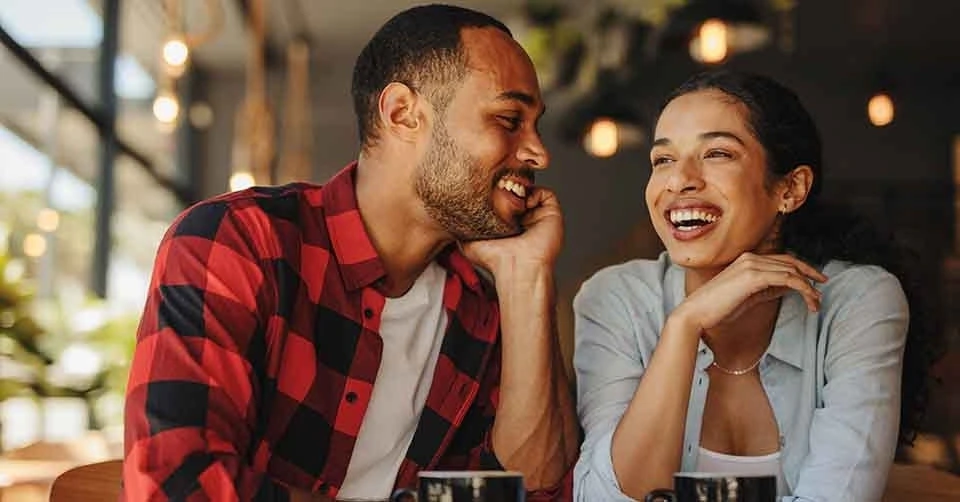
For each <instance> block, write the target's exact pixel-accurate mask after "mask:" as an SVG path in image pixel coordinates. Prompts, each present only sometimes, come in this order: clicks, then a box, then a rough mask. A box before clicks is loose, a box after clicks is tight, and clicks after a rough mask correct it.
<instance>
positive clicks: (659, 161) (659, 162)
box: [651, 157, 671, 167]
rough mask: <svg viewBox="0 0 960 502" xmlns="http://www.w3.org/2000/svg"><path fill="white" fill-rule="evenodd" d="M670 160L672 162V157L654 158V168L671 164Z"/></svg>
mask: <svg viewBox="0 0 960 502" xmlns="http://www.w3.org/2000/svg"><path fill="white" fill-rule="evenodd" d="M670 160H671V159H670V157H654V158H653V162H651V164H652V165H653V166H654V167H656V166H659V165H662V164H666V163H667V162H670Z"/></svg>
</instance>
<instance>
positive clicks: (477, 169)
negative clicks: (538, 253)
mask: <svg viewBox="0 0 960 502" xmlns="http://www.w3.org/2000/svg"><path fill="white" fill-rule="evenodd" d="M484 171H485V170H484V168H483V167H482V166H481V165H480V162H479V161H477V160H476V159H475V158H473V157H472V156H471V155H470V154H469V153H467V152H465V151H464V150H463V149H461V148H460V147H458V146H457V145H456V143H455V142H454V141H453V138H451V137H450V135H449V134H447V129H446V126H445V125H444V123H443V122H442V121H441V122H438V123H437V125H436V126H435V127H434V130H433V143H432V145H431V147H430V151H429V152H427V155H426V158H425V159H424V160H423V162H421V164H420V165H419V166H418V168H417V175H416V176H417V179H416V191H417V196H418V197H420V200H421V201H422V202H423V205H424V207H425V208H426V210H427V214H429V215H430V217H431V218H433V219H434V220H435V221H436V222H438V223H439V224H440V225H441V226H442V227H443V229H444V230H446V231H447V232H449V233H450V234H451V235H453V237H454V238H455V239H457V240H460V241H470V240H481V239H494V238H498V237H506V236H509V235H514V234H517V233H519V232H520V230H521V227H520V224H519V223H518V222H516V221H514V222H506V221H503V220H502V219H500V217H499V216H497V213H496V212H495V211H494V209H493V190H496V189H497V188H495V182H496V181H497V180H499V179H500V177H501V176H502V175H503V174H504V173H506V172H508V170H506V169H503V170H501V172H498V173H497V175H496V176H495V177H494V178H493V180H492V181H487V180H488V175H487V173H485V172H484Z"/></svg>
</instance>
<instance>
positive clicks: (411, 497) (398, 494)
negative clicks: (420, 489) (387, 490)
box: [390, 488, 417, 502]
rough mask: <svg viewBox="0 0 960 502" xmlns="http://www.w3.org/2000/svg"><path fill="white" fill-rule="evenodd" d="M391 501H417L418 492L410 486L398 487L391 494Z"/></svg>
mask: <svg viewBox="0 0 960 502" xmlns="http://www.w3.org/2000/svg"><path fill="white" fill-rule="evenodd" d="M390 502H417V492H415V491H413V490H410V489H408V488H398V489H397V490H396V491H394V492H393V494H392V495H390Z"/></svg>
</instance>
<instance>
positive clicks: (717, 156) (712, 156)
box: [704, 150, 733, 159]
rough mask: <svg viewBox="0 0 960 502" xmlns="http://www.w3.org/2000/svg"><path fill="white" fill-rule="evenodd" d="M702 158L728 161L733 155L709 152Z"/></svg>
mask: <svg viewBox="0 0 960 502" xmlns="http://www.w3.org/2000/svg"><path fill="white" fill-rule="evenodd" d="M704 157H706V158H708V159H729V158H732V157H733V155H731V154H730V152H726V151H723V150H710V151H708V152H707V154H706V155H704Z"/></svg>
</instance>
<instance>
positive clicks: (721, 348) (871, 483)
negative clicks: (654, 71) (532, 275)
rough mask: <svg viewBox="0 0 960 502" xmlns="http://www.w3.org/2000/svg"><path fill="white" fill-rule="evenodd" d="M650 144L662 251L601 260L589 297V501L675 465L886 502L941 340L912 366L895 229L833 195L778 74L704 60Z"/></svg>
mask: <svg viewBox="0 0 960 502" xmlns="http://www.w3.org/2000/svg"><path fill="white" fill-rule="evenodd" d="M650 158H651V164H652V173H651V176H650V180H649V182H648V184H647V188H646V203H647V207H648V208H649V211H650V217H651V220H652V221H653V226H654V228H655V229H656V231H657V234H658V235H659V237H660V239H661V240H662V241H663V243H664V245H665V247H666V252H665V253H663V254H662V255H661V256H660V258H659V259H658V260H634V261H630V262H627V263H623V264H620V265H616V266H613V267H609V268H606V269H604V270H601V271H600V272H598V273H597V274H596V275H595V276H594V277H592V278H591V279H590V280H588V281H587V282H585V283H584V285H583V286H582V288H581V290H580V292H579V293H578V295H577V298H576V300H575V301H574V310H575V313H576V349H575V356H574V364H575V367H576V371H577V378H578V397H579V402H578V407H579V412H580V419H581V422H582V424H583V427H584V429H585V431H586V439H585V441H584V444H583V449H582V453H581V458H580V461H579V463H578V464H577V467H576V475H575V484H576V486H575V490H576V496H577V498H578V500H591V501H593V500H603V501H608V500H629V499H630V498H635V499H642V498H643V496H644V495H645V494H646V493H648V492H650V491H651V490H653V489H655V488H662V487H669V486H672V474H673V473H674V472H676V471H712V472H742V473H749V474H774V475H777V476H778V487H779V488H778V492H779V493H780V495H782V496H783V498H782V500H784V501H787V500H817V501H819V500H824V501H831V502H833V501H856V502H867V501H871V500H879V499H880V497H881V495H882V492H883V490H884V486H885V482H886V476H887V472H888V470H889V468H890V465H891V463H892V461H893V458H894V453H895V450H896V446H897V437H898V424H899V425H901V426H902V429H903V430H904V432H909V431H912V428H913V426H914V425H915V419H916V418H917V413H916V412H917V411H919V409H920V408H921V407H922V404H923V401H924V399H923V396H924V395H925V391H926V386H925V370H926V366H927V365H928V363H929V359H930V354H931V352H929V351H923V350H915V349H914V348H911V349H910V350H908V351H907V355H906V364H905V355H904V348H905V345H907V343H906V342H907V340H908V334H907V333H908V331H909V332H910V335H909V338H910V339H911V340H913V339H917V340H921V341H922V340H924V339H925V337H927V336H928V335H929V334H930V333H927V331H929V330H928V328H927V327H926V322H927V321H929V319H928V318H927V317H926V316H925V315H920V313H919V312H918V309H920V308H921V307H920V306H919V304H914V303H913V302H912V300H913V298H912V297H911V295H907V294H905V293H904V289H908V290H910V289H912V283H910V282H909V281H906V280H905V279H904V277H903V273H904V272H906V271H908V270H909V268H908V267H906V266H905V265H904V264H903V259H901V256H900V254H899V253H898V251H897V249H896V248H895V247H894V246H893V243H892V241H891V240H890V239H889V238H885V237H884V236H882V235H880V234H879V233H877V232H875V231H873V230H871V229H870V228H868V226H866V225H865V224H864V222H863V221H862V220H859V219H857V218H854V217H852V216H849V215H848V213H844V212H840V211H838V210H836V209H827V208H826V207H824V205H823V203H821V202H820V200H819V194H820V187H821V184H822V173H821V148H820V139H819V135H818V132H817V130H816V126H815V125H814V123H813V120H812V119H811V117H810V115H809V114H808V113H807V111H806V110H805V109H804V108H803V106H802V105H801V104H800V101H799V99H798V98H797V97H796V96H795V95H794V94H793V92H791V91H789V90H788V89H786V88H784V87H782V86H781V85H779V84H777V83H776V82H774V81H772V80H770V79H768V78H765V77H759V76H753V75H745V74H739V73H732V72H726V71H722V72H713V73H707V74H703V75H698V76H696V77H694V78H692V79H691V80H689V81H688V82H686V83H684V84H683V85H682V86H681V87H680V88H678V89H677V90H676V91H675V92H674V93H673V94H672V95H671V96H670V97H669V98H668V99H667V101H666V104H665V106H664V107H663V108H662V110H661V114H660V117H659V119H658V121H657V126H656V133H655V138H654V142H653V147H652V150H651V152H650ZM898 276H900V277H899V278H898ZM908 298H909V300H910V301H908ZM908 304H909V305H908ZM911 310H913V314H914V317H912V318H911V316H910V311H911ZM913 343H916V342H914V341H912V342H911V344H913ZM901 375H903V386H904V395H905V396H910V399H908V400H905V401H904V403H903V405H904V406H903V411H904V413H903V418H904V420H903V422H902V423H901V422H900V412H901V409H900V407H901V400H900V396H901Z"/></svg>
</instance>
